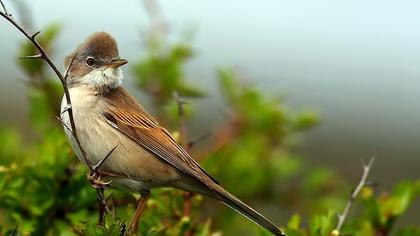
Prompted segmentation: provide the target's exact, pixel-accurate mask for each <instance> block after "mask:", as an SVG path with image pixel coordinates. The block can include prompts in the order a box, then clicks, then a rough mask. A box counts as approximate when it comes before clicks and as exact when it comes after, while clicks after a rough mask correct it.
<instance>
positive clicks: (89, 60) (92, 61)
mask: <svg viewBox="0 0 420 236" xmlns="http://www.w3.org/2000/svg"><path fill="white" fill-rule="evenodd" d="M95 63H96V60H95V58H93V57H87V58H86V64H87V65H88V66H94V65H95Z"/></svg>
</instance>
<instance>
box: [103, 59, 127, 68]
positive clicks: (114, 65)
mask: <svg viewBox="0 0 420 236" xmlns="http://www.w3.org/2000/svg"><path fill="white" fill-rule="evenodd" d="M127 63H128V61H127V60H126V59H121V58H117V59H112V60H111V61H110V62H109V63H108V65H107V66H108V67H111V68H117V67H120V66H122V65H125V64H127Z"/></svg>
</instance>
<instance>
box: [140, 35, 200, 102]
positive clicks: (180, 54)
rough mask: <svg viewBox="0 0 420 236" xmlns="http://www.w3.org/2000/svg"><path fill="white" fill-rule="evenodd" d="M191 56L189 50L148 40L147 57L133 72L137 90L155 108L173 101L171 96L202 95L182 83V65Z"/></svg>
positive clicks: (188, 46) (191, 51) (191, 50)
mask: <svg viewBox="0 0 420 236" xmlns="http://www.w3.org/2000/svg"><path fill="white" fill-rule="evenodd" d="M193 55H194V51H193V49H192V47H191V46H190V45H189V44H187V43H185V42H179V43H174V44H172V45H170V46H169V47H167V45H166V44H165V42H164V41H163V39H162V38H152V37H151V38H150V42H149V48H148V54H147V56H146V57H145V58H143V59H142V60H141V61H139V62H138V63H137V64H136V65H135V67H134V72H135V75H136V78H137V80H136V81H137V84H138V86H139V88H140V89H142V90H143V91H144V92H146V93H148V94H149V95H151V98H152V99H153V101H154V102H155V103H156V105H157V106H161V105H163V104H166V103H167V102H169V101H171V100H172V99H173V92H177V93H179V95H181V96H183V97H200V96H202V95H203V92H202V91H201V90H199V89H198V88H196V87H195V86H192V85H190V84H188V83H186V81H185V75H184V71H183V66H184V63H185V62H186V61H187V60H189V59H191V57H192V56H193Z"/></svg>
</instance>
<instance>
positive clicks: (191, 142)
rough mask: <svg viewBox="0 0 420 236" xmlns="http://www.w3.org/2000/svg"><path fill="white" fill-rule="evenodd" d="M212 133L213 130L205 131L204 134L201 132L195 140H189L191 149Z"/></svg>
mask: <svg viewBox="0 0 420 236" xmlns="http://www.w3.org/2000/svg"><path fill="white" fill-rule="evenodd" d="M211 134H212V132H211V131H208V132H205V133H203V134H201V135H200V136H198V137H196V138H194V139H193V140H191V141H189V142H188V148H189V149H191V148H192V147H194V146H195V145H196V144H197V143H199V142H200V141H202V140H203V139H206V138H207V137H209V136H210V135H211Z"/></svg>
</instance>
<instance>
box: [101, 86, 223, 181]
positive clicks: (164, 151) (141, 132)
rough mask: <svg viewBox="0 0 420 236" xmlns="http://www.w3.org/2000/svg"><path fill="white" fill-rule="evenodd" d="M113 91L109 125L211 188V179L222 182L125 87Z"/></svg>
mask: <svg viewBox="0 0 420 236" xmlns="http://www.w3.org/2000/svg"><path fill="white" fill-rule="evenodd" d="M112 93H117V94H112ZM112 93H111V94H109V95H108V97H107V98H108V103H109V106H107V110H106V111H103V113H102V115H103V116H104V118H105V119H106V121H107V122H108V124H110V125H111V126H112V127H114V128H115V129H117V130H118V131H120V132H121V133H123V134H124V135H126V136H127V137H129V138H130V139H131V140H133V141H134V142H136V143H137V144H138V145H140V146H142V147H143V148H145V149H147V150H149V151H150V152H152V153H154V154H155V155H156V156H158V157H160V158H162V159H163V160H164V161H166V162H168V163H169V164H171V165H172V166H174V167H175V168H177V169H178V170H180V171H181V172H183V173H185V174H187V175H190V176H192V177H193V178H195V179H199V180H200V182H202V183H204V184H205V185H207V186H208V187H211V186H212V183H211V182H213V183H216V184H218V182H217V181H216V180H215V179H214V178H213V177H211V176H210V175H209V174H208V173H206V172H205V170H204V169H203V168H202V167H201V166H200V165H199V164H198V163H197V162H196V161H195V160H194V159H193V158H192V157H191V156H190V155H189V154H188V153H187V152H186V151H185V150H184V149H183V148H182V147H181V145H179V144H178V143H177V142H176V141H175V139H174V138H173V137H172V136H171V134H170V133H169V132H168V131H167V130H166V129H164V128H162V127H161V126H160V125H159V124H158V123H157V121H156V120H155V119H153V117H152V116H151V115H150V114H148V113H147V112H146V111H145V110H144V109H143V108H142V107H141V106H140V105H139V104H138V103H136V102H135V100H134V98H132V97H131V96H130V95H129V94H128V93H127V92H125V90H123V89H122V88H119V89H116V90H115V91H113V92H112ZM209 180H211V181H210V182H209Z"/></svg>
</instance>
